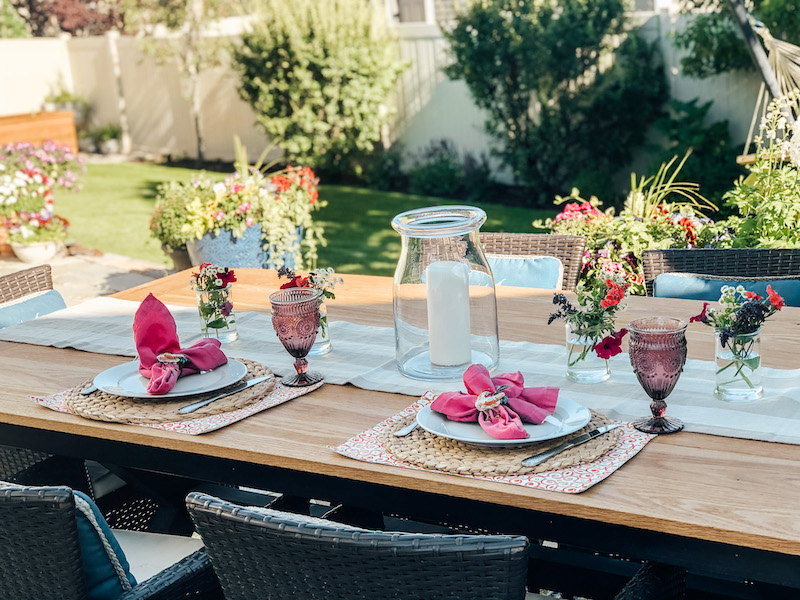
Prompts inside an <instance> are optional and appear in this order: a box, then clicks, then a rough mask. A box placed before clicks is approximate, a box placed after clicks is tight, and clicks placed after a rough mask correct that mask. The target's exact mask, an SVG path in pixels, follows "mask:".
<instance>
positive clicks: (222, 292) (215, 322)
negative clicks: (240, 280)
mask: <svg viewBox="0 0 800 600" xmlns="http://www.w3.org/2000/svg"><path fill="white" fill-rule="evenodd" d="M195 292H196V293H197V311H198V313H199V315H200V332H201V334H202V336H203V337H208V338H216V339H218V340H219V341H220V342H222V343H223V344H224V343H226V342H232V341H234V340H236V339H238V338H239V333H238V332H237V331H236V313H235V312H234V310H233V300H232V297H231V285H230V284H228V286H227V287H224V288H220V289H216V290H195Z"/></svg>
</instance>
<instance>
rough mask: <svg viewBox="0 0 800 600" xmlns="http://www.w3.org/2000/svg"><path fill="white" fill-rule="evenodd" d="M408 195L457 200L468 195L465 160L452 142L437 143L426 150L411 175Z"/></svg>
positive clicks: (415, 163)
mask: <svg viewBox="0 0 800 600" xmlns="http://www.w3.org/2000/svg"><path fill="white" fill-rule="evenodd" d="M408 191H409V192H411V193H412V194H419V195H420V196H439V197H441V198H457V197H459V196H461V194H462V193H463V191H464V171H463V169H462V166H461V157H460V156H459V154H458V150H457V149H456V147H455V145H454V144H453V143H452V142H451V141H449V140H437V141H433V142H431V143H430V145H429V146H428V147H427V148H425V149H423V150H422V151H421V152H420V153H419V154H418V155H417V157H416V158H415V160H414V166H413V167H411V169H409V171H408Z"/></svg>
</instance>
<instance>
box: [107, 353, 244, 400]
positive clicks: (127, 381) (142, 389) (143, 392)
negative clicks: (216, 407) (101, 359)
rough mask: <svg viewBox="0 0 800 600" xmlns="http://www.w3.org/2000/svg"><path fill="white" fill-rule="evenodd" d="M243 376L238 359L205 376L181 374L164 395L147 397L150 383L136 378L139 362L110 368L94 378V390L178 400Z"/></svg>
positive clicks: (208, 390) (117, 394)
mask: <svg viewBox="0 0 800 600" xmlns="http://www.w3.org/2000/svg"><path fill="white" fill-rule="evenodd" d="M245 375H247V367H246V366H245V365H244V363H241V362H239V361H238V360H229V361H228V362H227V363H225V364H224V365H221V366H219V367H217V368H216V369H214V370H212V371H206V372H205V373H195V374H194V375H185V376H183V377H181V378H180V379H178V381H177V383H176V384H175V387H173V388H172V389H171V390H170V391H169V392H167V393H166V394H148V393H147V385H148V384H149V383H150V380H149V379H147V377H142V376H141V375H139V361H138V360H135V361H133V362H129V363H123V364H121V365H117V366H116V367H111V368H110V369H107V370H105V371H103V372H102V373H100V374H99V375H98V376H97V377H95V378H94V384H95V385H96V386H97V389H100V390H103V391H104V392H108V393H109V394H114V395H116V396H126V397H128V398H179V397H181V396H194V395H197V394H204V393H206V392H213V391H215V390H219V389H221V388H224V387H228V386H229V385H233V384H234V383H236V382H237V381H239V380H241V379H242V378H243V377H244V376H245Z"/></svg>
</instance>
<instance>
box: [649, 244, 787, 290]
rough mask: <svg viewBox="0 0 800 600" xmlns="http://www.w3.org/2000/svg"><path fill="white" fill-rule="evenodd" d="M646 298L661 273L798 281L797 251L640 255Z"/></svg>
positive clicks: (694, 250) (711, 250)
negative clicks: (793, 279)
mask: <svg viewBox="0 0 800 600" xmlns="http://www.w3.org/2000/svg"><path fill="white" fill-rule="evenodd" d="M642 266H643V268H644V282H645V285H646V286H647V295H648V296H652V295H653V282H654V281H655V278H656V277H658V276H659V275H661V274H662V273H696V274H699V275H716V276H723V277H731V278H736V277H765V278H770V277H773V278H780V277H796V278H798V279H800V248H797V249H795V248H792V249H786V248H731V249H722V248H686V249H683V248H681V249H678V248H673V249H670V250H645V251H644V252H643V253H642Z"/></svg>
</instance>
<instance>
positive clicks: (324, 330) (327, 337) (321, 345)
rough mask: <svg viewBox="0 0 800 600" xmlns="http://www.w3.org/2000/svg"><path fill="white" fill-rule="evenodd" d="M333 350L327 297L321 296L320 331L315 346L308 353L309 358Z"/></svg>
mask: <svg viewBox="0 0 800 600" xmlns="http://www.w3.org/2000/svg"><path fill="white" fill-rule="evenodd" d="M332 348H333V344H331V330H330V327H329V324H328V307H327V306H325V297H324V296H320V300H319V329H318V330H317V338H316V339H315V340H314V345H313V346H311V350H309V351H308V356H322V355H323V354H327V353H328V352H330V351H331V349H332Z"/></svg>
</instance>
